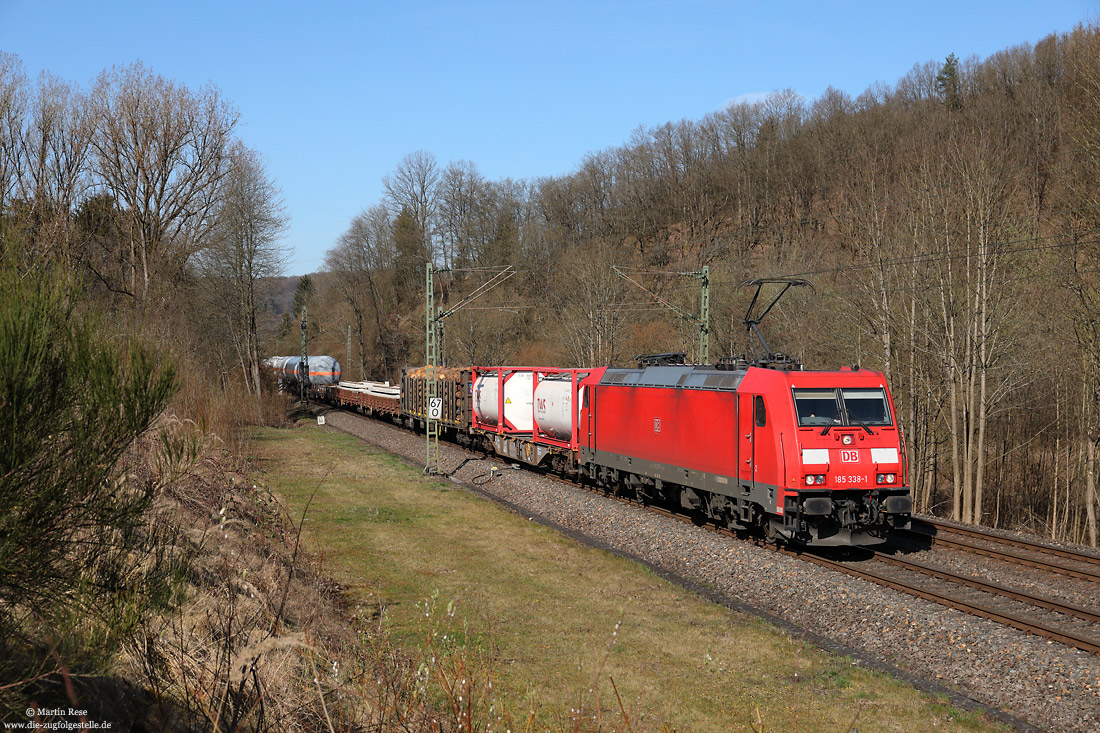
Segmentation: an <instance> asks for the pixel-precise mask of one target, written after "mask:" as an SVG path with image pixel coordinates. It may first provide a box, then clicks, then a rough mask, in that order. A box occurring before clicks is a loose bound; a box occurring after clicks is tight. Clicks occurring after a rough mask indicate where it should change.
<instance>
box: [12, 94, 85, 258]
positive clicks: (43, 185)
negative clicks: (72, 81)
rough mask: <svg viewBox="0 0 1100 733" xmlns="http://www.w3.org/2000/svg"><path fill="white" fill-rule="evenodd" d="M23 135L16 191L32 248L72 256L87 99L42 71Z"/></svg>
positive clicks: (80, 190) (82, 183)
mask: <svg viewBox="0 0 1100 733" xmlns="http://www.w3.org/2000/svg"><path fill="white" fill-rule="evenodd" d="M30 112H31V113H30V118H29V120H28V124H27V128H26V133H25V135H24V138H23V156H22V157H23V161H24V175H23V176H22V179H21V185H20V186H19V191H20V195H21V197H22V198H23V199H24V200H25V201H27V202H29V206H30V212H31V216H32V219H33V221H32V222H31V227H30V228H31V230H32V231H33V233H34V240H35V244H36V248H37V249H38V250H40V253H45V252H46V251H50V250H56V251H58V253H59V254H61V255H63V256H66V257H71V256H72V254H73V253H72V252H71V247H70V245H71V242H70V239H71V237H70V231H69V230H70V226H69V224H70V221H71V214H72V213H73V210H74V208H75V206H76V204H77V202H78V200H79V199H80V197H81V195H82V194H83V192H84V190H85V188H86V187H87V185H88V183H89V181H88V171H87V160H88V154H89V145H90V142H91V136H92V131H93V129H94V122H93V118H92V115H91V114H90V113H89V110H88V100H87V98H86V97H85V96H84V95H83V94H81V93H80V92H79V91H77V90H75V89H73V88H72V86H70V85H69V84H68V83H67V82H65V81H62V80H61V79H59V78H57V77H55V76H52V75H50V74H46V73H43V74H42V76H41V77H40V78H39V80H38V87H37V90H36V95H35V97H34V99H33V101H32V104H31V110H30Z"/></svg>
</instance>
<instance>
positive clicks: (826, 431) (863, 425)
mask: <svg viewBox="0 0 1100 733" xmlns="http://www.w3.org/2000/svg"><path fill="white" fill-rule="evenodd" d="M841 414H843V415H844V417H845V418H847V420H848V423H849V424H851V423H855V424H856V425H858V426H860V427H861V428H863V429H864V430H866V431H867V434H868V435H874V434H875V431H873V430H871V428H869V427H868V426H867V423H865V422H863V421H862V420H860V419H859V418H858V417H852V413H850V412H848V410H842V411H841V412H838V413H837V414H836V417H834V418H833V422H834V423H836V424H840V416H841ZM836 424H834V425H826V426H825V428H824V429H823V430H822V431H821V434H822V435H828V434H829V431H830V430H832V429H833V428H835V427H837V425H836Z"/></svg>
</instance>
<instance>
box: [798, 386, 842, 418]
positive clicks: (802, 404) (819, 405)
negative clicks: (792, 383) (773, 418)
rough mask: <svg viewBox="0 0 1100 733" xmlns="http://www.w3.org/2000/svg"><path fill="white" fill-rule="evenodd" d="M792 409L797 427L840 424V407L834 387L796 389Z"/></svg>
mask: <svg viewBox="0 0 1100 733" xmlns="http://www.w3.org/2000/svg"><path fill="white" fill-rule="evenodd" d="M794 409H795V412H797V413H798V425H799V427H804V428H805V427H813V426H815V425H838V424H840V417H841V409H840V402H838V401H837V397H836V390H835V389H796V390H794Z"/></svg>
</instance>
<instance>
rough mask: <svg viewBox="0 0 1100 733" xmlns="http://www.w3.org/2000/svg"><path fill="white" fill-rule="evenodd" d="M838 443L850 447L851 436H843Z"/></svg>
mask: <svg viewBox="0 0 1100 733" xmlns="http://www.w3.org/2000/svg"><path fill="white" fill-rule="evenodd" d="M840 442H841V443H843V444H844V445H851V444H852V436H851V435H850V434H847V433H846V434H845V435H843V436H842V437H841V438H840Z"/></svg>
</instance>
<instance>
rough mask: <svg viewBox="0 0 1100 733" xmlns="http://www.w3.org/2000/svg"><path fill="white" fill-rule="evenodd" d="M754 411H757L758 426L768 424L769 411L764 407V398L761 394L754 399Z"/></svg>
mask: <svg viewBox="0 0 1100 733" xmlns="http://www.w3.org/2000/svg"><path fill="white" fill-rule="evenodd" d="M753 412H755V413H756V426H757V427H760V428H762V427H765V426H766V425H767V424H768V411H767V409H765V408H764V398H763V397H761V396H760V395H757V396H756V399H754V400H753Z"/></svg>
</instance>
